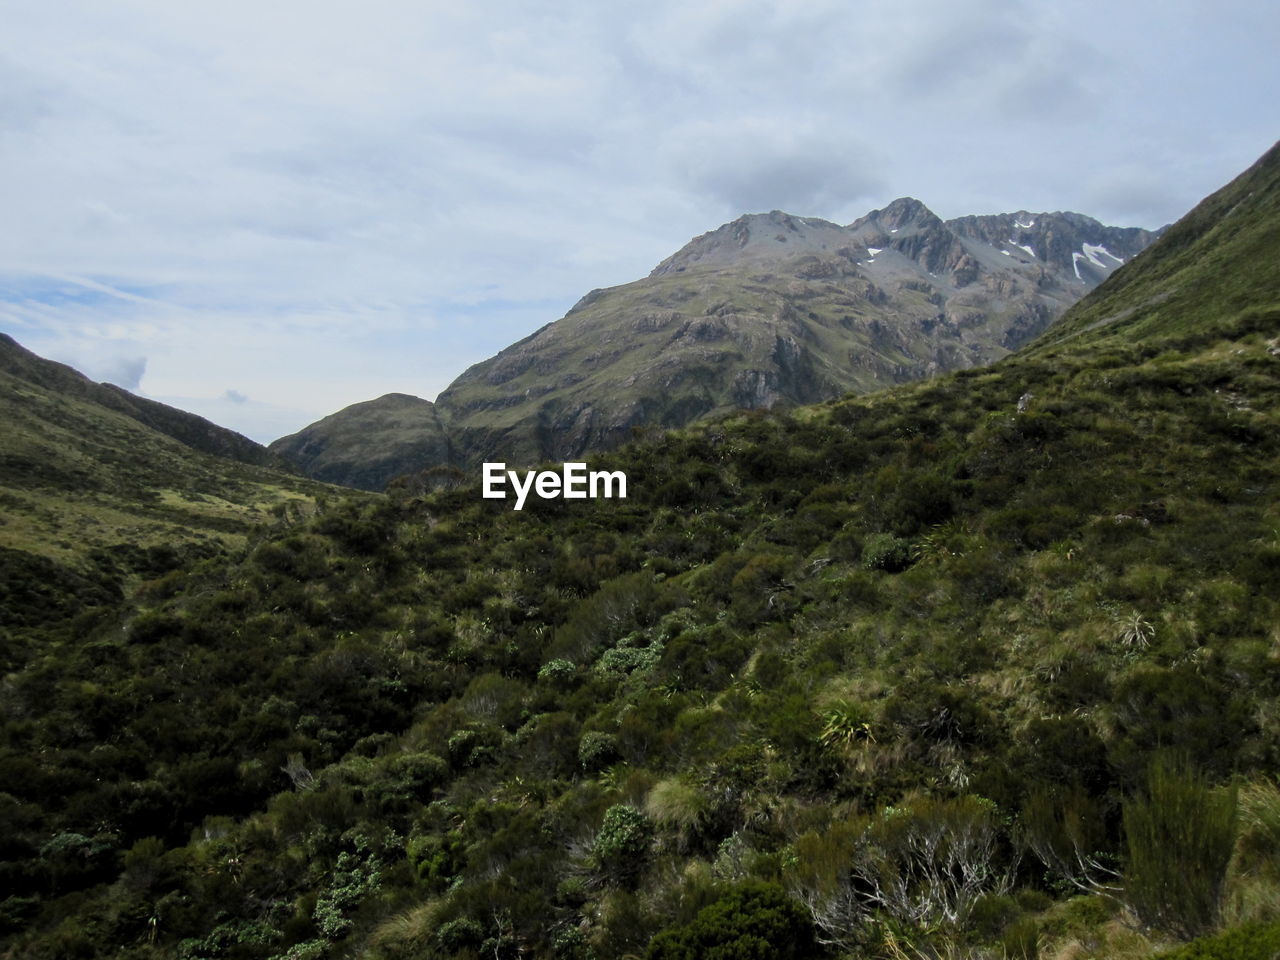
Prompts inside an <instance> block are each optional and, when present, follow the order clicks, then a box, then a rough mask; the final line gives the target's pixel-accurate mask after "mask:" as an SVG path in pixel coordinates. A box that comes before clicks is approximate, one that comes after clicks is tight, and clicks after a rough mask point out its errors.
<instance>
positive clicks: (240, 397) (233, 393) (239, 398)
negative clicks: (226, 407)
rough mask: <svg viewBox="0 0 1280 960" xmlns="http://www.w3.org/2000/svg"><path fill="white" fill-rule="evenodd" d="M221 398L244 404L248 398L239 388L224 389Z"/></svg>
mask: <svg viewBox="0 0 1280 960" xmlns="http://www.w3.org/2000/svg"><path fill="white" fill-rule="evenodd" d="M222 399H223V400H230V401H231V402H232V403H239V404H244V403H248V402H249V398H248V397H247V396H245V395H244V394H243V393H241V392H240V391H239V390H226V391H223V394H222Z"/></svg>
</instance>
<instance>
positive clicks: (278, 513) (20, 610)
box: [0, 335, 336, 626]
mask: <svg viewBox="0 0 1280 960" xmlns="http://www.w3.org/2000/svg"><path fill="white" fill-rule="evenodd" d="M245 461H249V462H245ZM281 463H283V461H281V460H280V459H279V458H277V457H275V456H274V455H272V454H269V453H268V452H267V450H266V449H265V448H263V447H261V446H259V445H258V444H255V443H253V442H252V441H250V440H248V439H247V438H245V437H242V436H240V435H239V434H236V433H233V432H231V431H229V430H225V429H223V428H221V427H218V426H215V425H214V424H212V423H209V422H208V421H206V420H203V419H201V418H199V417H195V416H193V415H191V414H188V413H184V412H182V411H180V410H175V409H173V408H171V407H166V406H164V405H163V404H159V403H155V402H153V401H149V400H145V399H143V398H140V397H134V396H133V395H132V394H129V393H126V392H125V391H123V390H119V389H118V388H115V387H110V386H108V385H104V384H95V383H92V382H91V381H89V380H87V379H86V378H85V377H83V376H81V375H80V374H78V373H76V372H75V371H74V370H72V369H71V368H69V367H65V366H63V365H62V364H57V363H52V362H50V361H48V360H44V359H42V358H40V357H37V356H36V355H34V354H32V353H30V352H29V351H27V350H24V349H23V348H22V347H20V346H18V345H17V344H16V343H14V342H13V341H12V340H10V339H9V338H7V337H3V336H2V335H0V606H2V608H3V613H2V614H0V626H3V625H6V624H8V623H11V622H22V623H38V622H41V621H42V620H45V619H47V618H48V617H49V616H52V615H54V614H55V613H56V612H57V611H62V612H68V611H70V610H72V609H74V608H75V606H76V605H77V603H79V602H80V601H82V600H89V599H92V600H93V601H94V602H101V601H103V600H106V599H109V598H111V597H118V596H119V595H120V592H121V590H122V589H124V588H125V587H128V586H130V585H132V584H134V583H136V582H137V581H138V580H139V579H140V578H146V577H148V576H155V575H158V574H159V573H162V572H165V571H167V570H171V569H175V568H177V567H179V566H181V565H183V563H184V562H186V561H188V560H191V559H195V558H199V557H209V556H213V555H215V554H219V553H223V552H225V551H227V550H240V549H243V547H244V545H245V544H246V542H247V538H248V536H249V534H250V532H251V531H252V530H253V529H254V528H255V527H256V526H258V525H261V524H271V523H282V522H285V521H288V520H290V519H293V520H296V519H298V518H300V517H302V516H304V515H307V514H309V513H311V512H314V509H315V501H316V499H317V498H318V497H324V496H325V495H330V496H331V495H333V494H334V493H335V492H336V491H334V489H333V488H332V487H328V486H326V485H325V484H322V483H316V482H315V481H312V480H307V479H304V478H301V477H297V476H292V475H289V474H286V473H284V472H281V471H280V470H278V469H271V468H270V467H269V466H267V465H279V464H281ZM68 597H70V598H71V599H70V602H69V603H68ZM76 598H78V599H76Z"/></svg>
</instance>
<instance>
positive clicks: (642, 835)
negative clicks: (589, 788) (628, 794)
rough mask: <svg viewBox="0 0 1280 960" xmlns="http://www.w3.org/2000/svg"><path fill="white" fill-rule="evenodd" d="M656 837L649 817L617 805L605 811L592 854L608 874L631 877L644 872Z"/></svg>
mask: <svg viewBox="0 0 1280 960" xmlns="http://www.w3.org/2000/svg"><path fill="white" fill-rule="evenodd" d="M652 836H653V825H652V824H651V823H650V822H649V818H648V817H646V816H645V815H644V814H643V813H642V812H640V811H639V810H637V809H636V808H635V807H633V806H630V805H629V804H617V805H615V806H612V807H610V808H609V809H608V810H606V811H605V813H604V819H603V820H602V821H601V823H600V832H599V833H597V834H596V839H595V843H594V844H593V846H592V848H591V852H592V853H593V854H594V856H595V858H596V860H597V861H598V862H599V864H600V866H601V867H603V868H604V869H605V870H606V871H608V872H610V873H612V874H616V875H620V876H626V875H631V874H634V873H635V872H636V871H637V870H639V869H640V866H641V865H642V861H643V859H644V857H645V855H646V854H647V853H648V852H649V844H650V841H651V839H652Z"/></svg>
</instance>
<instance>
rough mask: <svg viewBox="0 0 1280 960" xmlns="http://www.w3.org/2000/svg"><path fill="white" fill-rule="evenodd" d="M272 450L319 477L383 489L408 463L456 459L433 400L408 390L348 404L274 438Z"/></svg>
mask: <svg viewBox="0 0 1280 960" xmlns="http://www.w3.org/2000/svg"><path fill="white" fill-rule="evenodd" d="M271 452H273V453H276V454H279V455H281V456H283V457H285V458H286V459H288V460H289V461H290V462H292V463H296V464H298V465H300V466H301V467H302V468H303V469H304V470H305V472H306V474H307V476H309V477H313V478H314V479H316V480H323V481H326V482H328V483H339V484H345V485H346V486H350V487H359V488H362V489H365V490H382V489H384V488H385V487H386V485H387V484H388V483H389V482H390V481H391V480H392V479H394V478H395V477H396V476H398V475H400V474H403V473H405V472H406V471H407V470H408V469H411V468H413V467H417V468H418V469H421V466H422V465H429V464H448V463H449V462H450V461H451V459H452V457H451V455H450V451H449V441H448V437H447V436H446V433H445V428H444V425H443V424H442V423H441V421H440V417H439V415H438V412H437V410H436V406H435V404H433V403H432V402H431V401H430V400H422V399H420V398H418V397H411V396H409V395H408V394H404V393H388V394H387V395H386V396H383V397H379V398H378V399H376V400H369V401H367V402H365V403H356V404H352V405H351V406H349V407H345V408H343V409H342V410H339V411H338V412H337V413H335V414H333V415H331V416H328V417H325V418H324V419H323V420H320V421H317V422H316V423H313V424H311V425H310V426H309V427H306V428H305V429H303V430H300V431H299V432H298V433H294V434H290V435H289V436H287V437H281V438H280V439H279V440H276V441H275V442H274V443H272V444H271Z"/></svg>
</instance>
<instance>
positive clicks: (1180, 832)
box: [1124, 755, 1236, 940]
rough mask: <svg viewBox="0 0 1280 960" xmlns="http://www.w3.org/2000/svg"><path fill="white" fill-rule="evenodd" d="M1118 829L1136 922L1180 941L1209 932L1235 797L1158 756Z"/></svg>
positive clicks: (1231, 834) (1232, 831) (1232, 832)
mask: <svg viewBox="0 0 1280 960" xmlns="http://www.w3.org/2000/svg"><path fill="white" fill-rule="evenodd" d="M1124 830H1125V837H1126V839H1127V841H1128V850H1129V856H1128V861H1127V863H1126V865H1125V871H1124V898H1125V901H1126V902H1127V903H1128V904H1129V906H1130V908H1131V909H1132V910H1133V911H1134V913H1135V914H1137V916H1138V917H1139V919H1141V920H1142V922H1143V923H1145V924H1148V925H1150V926H1152V927H1155V928H1157V929H1159V930H1162V931H1165V932H1167V933H1171V934H1174V935H1175V936H1178V937H1181V938H1183V939H1186V940H1190V939H1193V938H1195V937H1198V936H1203V935H1204V934H1205V933H1208V932H1209V931H1210V930H1212V929H1213V928H1214V927H1215V926H1216V925H1217V922H1218V914H1219V910H1220V907H1221V902H1222V888H1223V883H1224V881H1225V879H1226V870H1227V861H1229V860H1230V859H1231V851H1232V848H1233V846H1234V844H1235V838H1236V795H1235V791H1234V790H1233V789H1218V790H1215V789H1214V788H1212V787H1210V785H1209V784H1208V783H1207V782H1206V780H1205V779H1204V778H1203V776H1202V775H1201V774H1199V773H1197V772H1195V771H1194V770H1193V769H1191V768H1190V767H1188V766H1187V765H1186V762H1185V761H1178V760H1174V759H1171V758H1170V757H1168V756H1166V755H1162V756H1160V757H1158V758H1157V759H1156V761H1155V762H1154V763H1153V765H1152V767H1151V770H1150V772H1149V774H1148V779H1147V784H1146V789H1145V790H1144V791H1143V793H1142V794H1140V795H1139V796H1137V797H1135V798H1133V799H1132V800H1130V801H1129V802H1128V803H1126V804H1125V808H1124ZM1174 878H1176V881H1175V880H1174Z"/></svg>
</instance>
